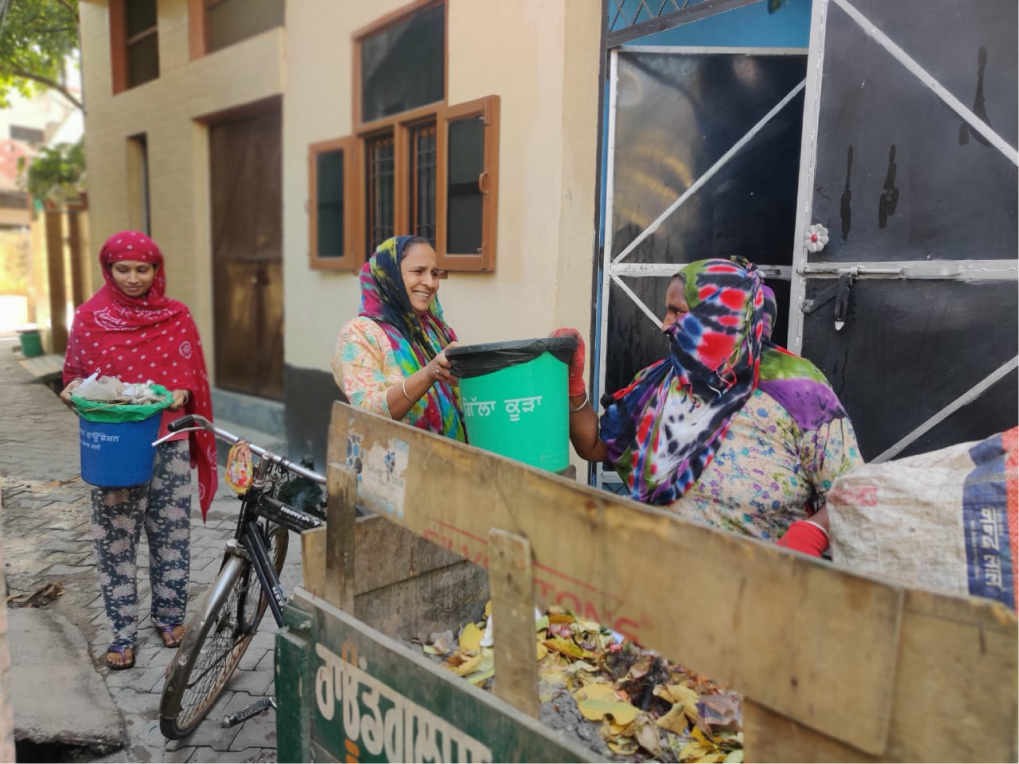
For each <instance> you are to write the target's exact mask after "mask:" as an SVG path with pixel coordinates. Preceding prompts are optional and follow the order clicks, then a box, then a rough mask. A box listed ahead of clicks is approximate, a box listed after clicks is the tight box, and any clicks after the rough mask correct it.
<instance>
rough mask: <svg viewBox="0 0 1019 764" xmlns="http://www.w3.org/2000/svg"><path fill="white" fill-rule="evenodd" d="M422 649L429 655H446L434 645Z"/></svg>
mask: <svg viewBox="0 0 1019 764" xmlns="http://www.w3.org/2000/svg"><path fill="white" fill-rule="evenodd" d="M422 649H423V650H424V651H425V652H426V653H428V654H429V655H445V653H444V652H442V650H440V649H439V648H437V647H435V646H433V645H425V646H424V647H423V648H422Z"/></svg>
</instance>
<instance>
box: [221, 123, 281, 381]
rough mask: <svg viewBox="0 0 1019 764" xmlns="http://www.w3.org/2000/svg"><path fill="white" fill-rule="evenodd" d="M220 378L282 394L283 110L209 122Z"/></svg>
mask: <svg viewBox="0 0 1019 764" xmlns="http://www.w3.org/2000/svg"><path fill="white" fill-rule="evenodd" d="M209 141H210V146H209V153H210V163H211V185H212V188H211V195H212V272H213V303H214V314H213V315H214V329H215V337H216V357H215V364H216V384H217V385H218V386H219V387H222V388H225V389H228V390H235V391H237V392H242V393H249V394H251V395H258V396H262V397H266V398H278V399H282V398H283V257H282V253H283V236H282V231H283V223H282V212H283V209H282V191H281V186H282V164H281V148H280V112H279V109H276V110H274V111H271V112H266V113H263V114H259V115H256V116H248V117H244V118H242V119H236V120H232V121H229V122H224V123H220V124H216V125H212V126H211V127H210V128H209Z"/></svg>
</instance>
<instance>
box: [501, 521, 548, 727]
mask: <svg viewBox="0 0 1019 764" xmlns="http://www.w3.org/2000/svg"><path fill="white" fill-rule="evenodd" d="M488 545H489V548H490V549H491V554H490V555H489V558H488V562H489V567H488V574H489V579H488V583H489V587H490V589H491V592H492V617H493V619H494V620H493V621H492V626H493V631H494V632H495V634H494V638H495V643H496V645H498V648H497V649H496V650H495V674H496V676H497V677H499V678H498V680H496V683H495V694H496V695H498V696H499V697H500V698H502V699H503V700H505V701H506V702H508V703H511V704H512V705H513V706H515V707H516V708H519V709H520V710H521V711H523V712H524V713H525V714H528V715H529V716H533V717H535V718H537V717H538V709H539V703H538V660H537V654H536V647H535V639H534V633H535V631H534V568H533V565H532V561H531V545H530V544H529V543H528V541H527V539H525V538H524V537H523V536H517V535H516V534H513V533H507V532H506V531H501V530H498V529H496V530H493V531H492V532H491V533H490V534H489V535H488Z"/></svg>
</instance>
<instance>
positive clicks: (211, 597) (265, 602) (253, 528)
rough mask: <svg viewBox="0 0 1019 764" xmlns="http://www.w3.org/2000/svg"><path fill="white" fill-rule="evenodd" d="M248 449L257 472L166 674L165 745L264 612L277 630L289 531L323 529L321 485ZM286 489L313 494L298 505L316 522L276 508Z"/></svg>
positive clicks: (201, 426)
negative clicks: (311, 508)
mask: <svg viewBox="0 0 1019 764" xmlns="http://www.w3.org/2000/svg"><path fill="white" fill-rule="evenodd" d="M169 430H170V431H171V433H178V432H192V431H199V430H204V431H206V432H211V433H212V434H213V435H214V436H215V437H216V438H218V439H220V440H222V441H224V442H226V443H230V444H231V445H233V444H236V443H237V442H238V441H239V440H240V438H238V437H237V436H236V435H233V434H231V433H229V432H227V431H226V430H221V429H219V428H218V427H216V426H214V425H213V424H212V422H210V421H208V420H207V419H205V418H203V417H200V416H195V415H188V416H184V417H181V418H180V419H178V420H177V421H175V422H174V423H172V424H171V425H170V427H169ZM167 437H169V436H167ZM158 442H161V441H157V443H158ZM249 447H250V450H251V453H252V455H253V456H257V457H258V464H257V467H256V468H255V471H254V476H253V480H252V483H251V485H250V486H249V487H248V489H247V490H246V491H245V492H244V493H243V494H242V495H241V496H240V497H239V498H240V501H241V509H240V514H239V515H238V518H237V526H236V529H235V531H234V536H233V538H232V539H230V540H229V541H227V543H226V552H225V553H224V556H223V564H222V566H221V567H220V570H219V575H218V576H217V578H216V580H215V581H214V582H213V584H212V586H210V587H209V590H208V591H207V592H206V594H205V597H204V598H203V600H202V603H201V605H200V606H199V607H198V610H197V611H196V612H195V613H194V614H193V615H192V616H191V618H190V619H189V620H188V622H187V624H186V625H185V634H184V639H183V641H182V642H181V645H180V648H179V649H178V651H177V654H176V656H175V657H174V660H173V662H172V663H171V664H170V668H169V669H168V670H167V675H166V682H165V684H164V685H163V695H162V698H161V700H160V703H159V728H160V730H161V731H162V733H163V736H164V737H166V738H168V739H170V740H178V739H180V738H183V737H187V736H188V735H189V734H191V732H192V731H193V730H194V729H195V727H197V726H198V724H199V722H201V721H202V719H203V718H205V716H206V714H208V712H209V709H210V708H211V707H212V705H213V704H214V703H215V702H216V699H217V698H218V697H219V695H220V693H221V692H222V691H223V688H224V687H225V686H226V683H227V682H228V681H229V679H230V677H231V676H232V675H233V672H234V670H235V669H236V668H237V665H238V664H239V663H240V661H241V658H242V657H243V655H244V652H245V650H247V648H248V645H249V644H250V643H251V640H252V638H253V637H254V636H255V633H256V632H257V631H258V626H259V624H260V623H261V620H262V616H263V615H264V614H265V611H266V608H268V609H269V610H270V611H271V612H272V615H273V618H275V619H276V624H277V625H278V626H282V625H283V605H284V604H285V603H286V595H285V593H284V592H283V588H282V587H281V586H280V580H279V574H280V571H281V570H282V569H283V563H284V561H285V560H286V556H287V548H288V546H289V531H294V532H296V533H302V532H303V531H306V530H311V529H313V528H318V527H320V526H322V525H323V524H324V513H322V508H323V504H324V502H323V500H322V499H321V498H319V497H321V494H322V491H321V489H320V488H318V486H323V485H325V482H326V479H325V478H324V477H323V476H322V475H319V474H318V473H317V472H314V471H312V470H310V469H307V468H305V467H303V466H301V465H299V464H295V463H294V462H292V461H290V460H289V459H286V458H285V457H282V456H278V455H276V454H273V453H272V452H270V451H268V450H266V449H264V448H260V447H258V446H255V445H252V444H249ZM295 476H296V477H295ZM301 480H303V481H304V482H303V483H302V482H301ZM309 481H310V486H309V485H308V483H309ZM287 487H289V488H291V489H293V488H295V487H296V488H298V489H303V490H304V491H305V492H306V493H309V494H314V493H315V491H317V496H315V497H314V498H313V499H312V500H311V501H310V502H309V501H307V500H306V501H305V502H304V503H311V504H312V505H314V506H315V507H316V508H317V509H318V511H319V512H320V513H322V514H315V513H312V512H309V511H306V510H303V509H297V508H295V507H293V506H289V505H288V504H286V503H284V502H283V501H281V500H280V499H279V496H280V495H282V494H285V493H287V491H284V488H287ZM312 488H314V489H315V491H313V490H311V489H312ZM289 492H290V493H292V492H293V491H292V490H291V491H289ZM253 574H254V575H253ZM253 578H254V580H252V579H253Z"/></svg>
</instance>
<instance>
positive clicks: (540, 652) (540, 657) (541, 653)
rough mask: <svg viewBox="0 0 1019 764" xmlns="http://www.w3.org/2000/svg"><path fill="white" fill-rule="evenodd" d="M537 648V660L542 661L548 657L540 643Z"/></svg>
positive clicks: (546, 651) (545, 649)
mask: <svg viewBox="0 0 1019 764" xmlns="http://www.w3.org/2000/svg"><path fill="white" fill-rule="evenodd" d="M537 648H538V660H539V661H540V660H544V658H545V656H546V655H548V648H547V647H545V645H543V644H542V643H541V642H539V643H538V644H537Z"/></svg>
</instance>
